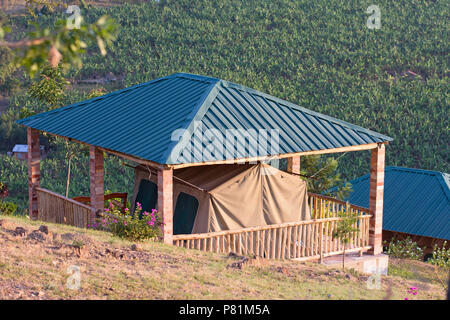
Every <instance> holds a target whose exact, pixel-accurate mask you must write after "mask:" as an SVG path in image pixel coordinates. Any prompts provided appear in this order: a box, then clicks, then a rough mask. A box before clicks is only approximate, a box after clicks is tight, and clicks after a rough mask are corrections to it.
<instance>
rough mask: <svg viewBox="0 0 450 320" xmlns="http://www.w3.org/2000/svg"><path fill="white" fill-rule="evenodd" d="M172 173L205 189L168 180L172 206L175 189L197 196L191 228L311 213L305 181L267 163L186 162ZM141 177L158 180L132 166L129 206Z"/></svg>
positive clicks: (217, 228) (297, 218) (203, 229)
mask: <svg viewBox="0 0 450 320" xmlns="http://www.w3.org/2000/svg"><path fill="white" fill-rule="evenodd" d="M174 175H175V176H176V177H178V178H181V179H182V180H184V181H187V182H189V183H190V184H192V185H195V186H197V187H198V188H200V189H203V190H204V191H202V190H199V189H198V188H194V187H192V186H189V185H187V184H185V183H182V182H180V181H179V180H177V179H174V181H173V187H174V192H173V201H174V202H173V203H174V207H175V205H176V200H177V199H178V195H179V194H180V192H184V193H187V194H189V195H192V196H194V197H195V198H197V200H198V201H199V208H198V211H197V217H196V219H195V222H194V227H193V230H192V233H205V232H214V231H221V230H233V229H241V228H245V227H254V226H264V225H269V224H279V223H284V222H295V221H301V220H309V219H311V214H310V210H309V208H308V204H307V190H306V183H305V182H304V181H303V180H301V179H300V178H299V177H297V176H293V175H290V174H288V173H286V172H283V171H280V170H277V169H275V168H273V167H271V166H269V165H267V164H257V165H249V164H245V165H244V164H234V165H216V166H203V167H191V168H184V169H180V170H176V171H175V172H174ZM142 179H147V180H150V181H153V182H154V183H157V178H156V174H154V173H152V174H149V172H148V171H146V170H145V169H144V168H142V167H138V168H136V170H135V185H134V193H133V206H134V202H135V199H136V196H137V192H138V190H139V184H140V182H141V180H142ZM133 209H134V208H133ZM174 210H175V208H174Z"/></svg>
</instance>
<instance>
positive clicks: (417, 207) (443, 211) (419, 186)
mask: <svg viewBox="0 0 450 320" xmlns="http://www.w3.org/2000/svg"><path fill="white" fill-rule="evenodd" d="M349 182H350V183H351V184H352V188H353V191H352V193H351V194H350V196H349V197H348V199H346V200H348V201H349V202H350V203H353V204H356V205H359V206H362V207H366V208H368V207H369V184H370V174H366V175H364V176H362V177H359V178H357V179H355V180H352V181H349ZM333 190H335V188H333V189H331V190H330V191H333ZM383 229H384V230H390V231H396V232H403V233H408V234H413V235H420V236H427V237H432V238H438V239H447V240H450V175H448V174H447V173H442V172H438V171H429V170H420V169H409V168H402V167H386V169H385V177H384V202H383Z"/></svg>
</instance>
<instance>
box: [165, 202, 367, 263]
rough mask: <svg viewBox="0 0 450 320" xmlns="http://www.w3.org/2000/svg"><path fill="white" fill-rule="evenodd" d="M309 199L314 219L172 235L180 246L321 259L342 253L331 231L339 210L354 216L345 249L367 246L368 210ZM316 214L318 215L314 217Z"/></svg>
mask: <svg viewBox="0 0 450 320" xmlns="http://www.w3.org/2000/svg"><path fill="white" fill-rule="evenodd" d="M309 203H310V207H311V212H312V216H313V218H314V219H312V220H308V221H299V222H292V223H283V224H277V225H268V226H261V227H251V228H244V229H239V230H228V231H219V232H212V233H202V234H183V235H175V236H174V237H173V241H174V244H175V245H176V246H179V247H184V248H189V249H198V250H203V251H212V252H217V253H229V252H234V253H237V254H240V255H255V256H259V257H263V258H268V259H298V260H309V259H322V258H323V257H327V256H331V255H337V254H341V253H342V252H343V249H344V247H343V244H342V243H341V241H340V240H339V239H337V238H333V236H332V234H333V232H334V231H335V230H336V228H337V226H338V222H339V220H342V218H341V217H338V216H337V215H338V213H339V212H351V213H353V214H355V216H356V217H357V220H356V222H355V225H354V227H355V228H358V231H357V232H354V233H353V234H352V237H351V240H350V243H348V244H347V245H346V252H354V251H360V252H362V251H365V250H368V249H369V248H370V246H369V223H370V218H371V217H372V216H371V215H369V211H368V209H366V208H362V207H357V206H353V205H349V204H347V203H346V202H344V201H339V200H336V199H333V198H330V197H325V196H321V195H314V194H310V197H309ZM317 217H319V218H317Z"/></svg>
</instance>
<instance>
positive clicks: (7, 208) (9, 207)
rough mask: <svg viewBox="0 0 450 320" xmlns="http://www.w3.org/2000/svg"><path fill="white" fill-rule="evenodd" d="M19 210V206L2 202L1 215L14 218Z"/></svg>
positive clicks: (0, 206)
mask: <svg viewBox="0 0 450 320" xmlns="http://www.w3.org/2000/svg"><path fill="white" fill-rule="evenodd" d="M16 210H17V205H15V204H14V203H12V202H3V201H0V214H3V215H5V216H12V215H13V214H14V213H15V212H16Z"/></svg>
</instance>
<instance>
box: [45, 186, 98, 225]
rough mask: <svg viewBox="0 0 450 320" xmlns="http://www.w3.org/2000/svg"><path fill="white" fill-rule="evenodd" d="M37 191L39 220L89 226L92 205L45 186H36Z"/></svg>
mask: <svg viewBox="0 0 450 320" xmlns="http://www.w3.org/2000/svg"><path fill="white" fill-rule="evenodd" d="M36 191H37V194H38V199H39V200H38V204H39V220H42V221H47V222H53V223H62V224H68V225H71V226H75V227H80V228H87V226H88V223H89V219H90V214H91V207H89V206H88V205H85V204H83V203H80V202H78V201H75V200H72V199H69V198H66V197H64V196H62V195H60V194H58V193H56V192H53V191H50V190H47V189H44V188H36Z"/></svg>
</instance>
